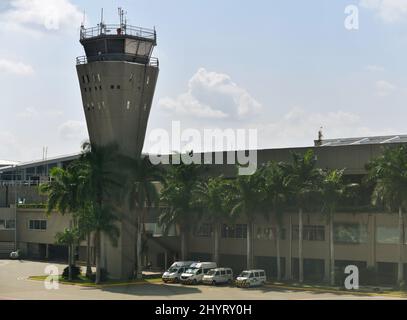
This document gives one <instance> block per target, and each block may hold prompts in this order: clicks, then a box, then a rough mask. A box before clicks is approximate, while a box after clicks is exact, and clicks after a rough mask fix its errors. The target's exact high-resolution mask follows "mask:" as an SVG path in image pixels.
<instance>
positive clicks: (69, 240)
mask: <svg viewBox="0 0 407 320" xmlns="http://www.w3.org/2000/svg"><path fill="white" fill-rule="evenodd" d="M55 238H56V243H57V244H59V245H64V246H67V247H68V268H69V269H68V270H69V274H68V280H69V281H72V278H73V277H72V267H73V263H72V257H73V253H72V248H73V247H74V245H75V244H76V243H77V242H78V241H79V238H80V236H79V230H78V228H75V227H74V228H72V229H65V230H64V231H63V232H58V233H57V234H56V235H55Z"/></svg>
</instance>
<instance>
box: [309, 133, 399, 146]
mask: <svg viewBox="0 0 407 320" xmlns="http://www.w3.org/2000/svg"><path fill="white" fill-rule="evenodd" d="M390 143H407V135H394V136H377V137H359V138H340V139H326V140H325V139H324V140H322V141H315V145H316V146H320V147H337V146H351V145H364V144H390Z"/></svg>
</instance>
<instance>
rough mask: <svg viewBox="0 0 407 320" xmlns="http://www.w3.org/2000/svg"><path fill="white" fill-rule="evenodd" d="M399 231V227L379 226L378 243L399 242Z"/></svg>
mask: <svg viewBox="0 0 407 320" xmlns="http://www.w3.org/2000/svg"><path fill="white" fill-rule="evenodd" d="M399 233H400V232H399V229H398V228H397V227H377V234H376V238H377V243H382V244H397V243H399V237H400V235H399Z"/></svg>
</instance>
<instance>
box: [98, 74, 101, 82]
mask: <svg viewBox="0 0 407 320" xmlns="http://www.w3.org/2000/svg"><path fill="white" fill-rule="evenodd" d="M98 81H99V82H101V80H100V74H99V73H98Z"/></svg>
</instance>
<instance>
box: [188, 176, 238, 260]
mask: <svg viewBox="0 0 407 320" xmlns="http://www.w3.org/2000/svg"><path fill="white" fill-rule="evenodd" d="M230 188H231V184H230V182H229V181H227V180H225V178H224V177H223V176H220V177H216V178H209V179H207V180H205V181H201V182H199V183H198V186H197V188H196V190H195V193H194V203H195V206H196V207H197V208H199V209H200V210H201V211H202V212H203V219H205V221H210V222H211V223H212V224H213V231H214V251H213V259H214V261H215V262H216V263H217V264H218V265H219V238H220V229H221V226H222V223H223V222H224V221H225V220H229V219H230V210H229V209H228V207H227V201H225V199H226V198H227V197H228V192H229V190H230Z"/></svg>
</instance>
